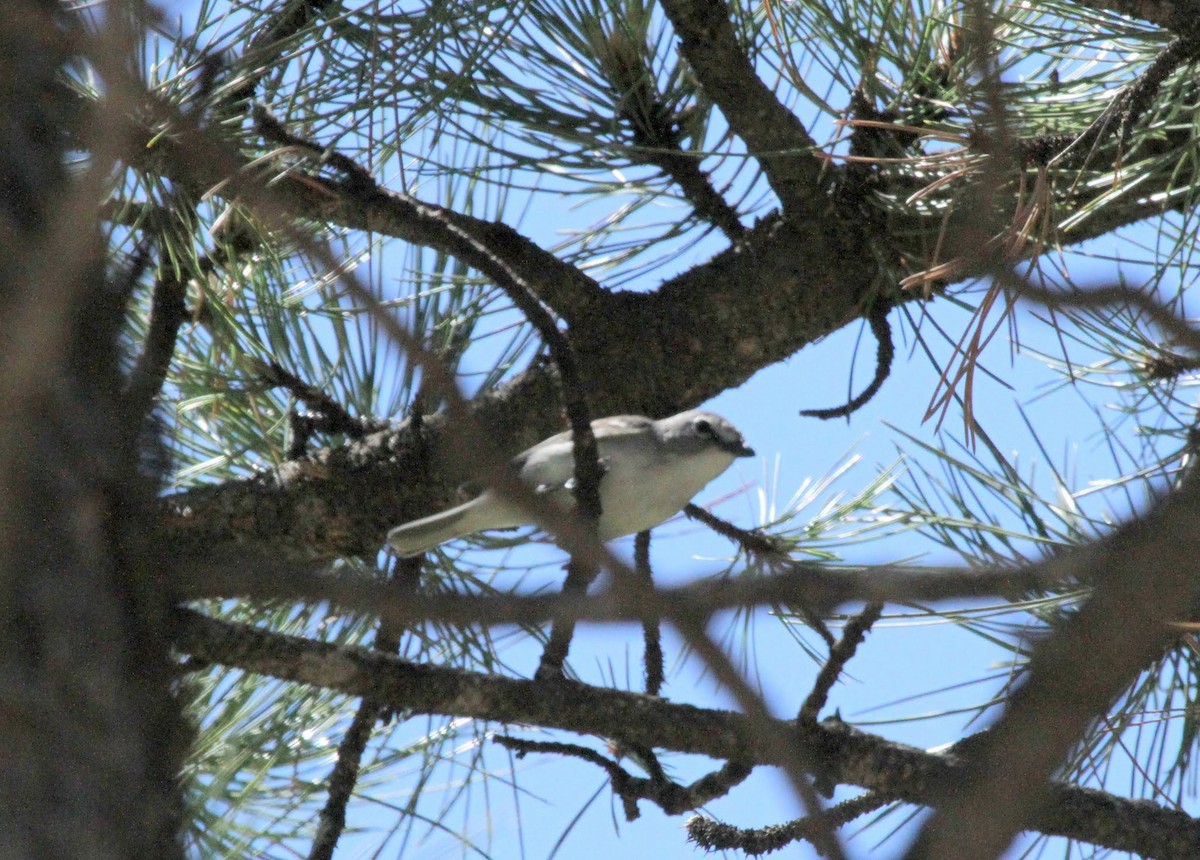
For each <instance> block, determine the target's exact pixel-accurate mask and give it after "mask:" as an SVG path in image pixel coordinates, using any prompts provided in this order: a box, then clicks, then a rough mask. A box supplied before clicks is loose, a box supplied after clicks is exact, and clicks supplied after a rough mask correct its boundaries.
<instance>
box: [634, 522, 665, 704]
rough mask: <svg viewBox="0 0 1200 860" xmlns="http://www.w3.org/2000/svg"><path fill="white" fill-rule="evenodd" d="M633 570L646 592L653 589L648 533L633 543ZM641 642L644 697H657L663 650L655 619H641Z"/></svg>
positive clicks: (660, 626)
mask: <svg viewBox="0 0 1200 860" xmlns="http://www.w3.org/2000/svg"><path fill="white" fill-rule="evenodd" d="M633 568H634V570H635V571H636V572H637V574H638V576H639V577H640V578H641V581H642V583H643V584H644V585H645V586H646V588H647V589H648V590H653V589H654V572H653V571H652V570H651V568H650V532H648V531H644V532H639V533H638V536H637V537H636V538H635V539H634V541H633ZM642 640H643V641H644V642H645V648H646V653H645V655H644V657H643V658H642V659H643V662H644V664H645V671H646V695H647V696H657V695H658V694H659V691H660V690H662V685H663V680H664V673H663V650H662V624H661V622H660V620H659V619H658V618H657V617H651V618H643V619H642Z"/></svg>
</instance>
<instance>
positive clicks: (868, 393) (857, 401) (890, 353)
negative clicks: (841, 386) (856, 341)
mask: <svg viewBox="0 0 1200 860" xmlns="http://www.w3.org/2000/svg"><path fill="white" fill-rule="evenodd" d="M891 309H892V303H891V302H890V301H886V300H883V299H879V300H877V301H876V302H875V304H874V305H872V306H871V312H870V313H869V314H867V323H868V324H869V325H870V327H871V332H872V334H874V335H875V342H876V344H877V348H876V350H875V377H874V378H873V379H872V380H871V384H870V385H868V386H867V387H866V388H864V389H863V390H862V393H860V394H859V395H858V396H857V397H853V398H851V399H850V400H849V401H848V402H847V403H845V404H843V405H841V406H835V407H833V408H831V409H801V410H800V414H801V415H803V416H805V417H807V418H820V419H821V420H823V421H824V420H828V419H830V418H849V417H850V415H851V414H852V413H854V412H857V411H858V410H859V409H861V408H862V407H863V406H865V405H866V404H867V403H868V402H869V401H870V400H871V398H872V397H874V396H875V395H876V394H877V393H878V392H879V389H880V388H882V387H883V383H884V381H885V380H886V379H887V378H888V376H890V375H891V372H892V361H893V359H895V357H896V346H895V344H894V343H893V341H892V327H891V325H890V324H889V323H888V319H887V315H888V311H890V310H891Z"/></svg>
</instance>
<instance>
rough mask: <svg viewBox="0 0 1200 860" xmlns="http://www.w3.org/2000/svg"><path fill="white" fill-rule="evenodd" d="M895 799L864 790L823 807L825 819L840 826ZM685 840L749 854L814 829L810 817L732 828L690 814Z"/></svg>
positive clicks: (809, 836)
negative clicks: (863, 792)
mask: <svg viewBox="0 0 1200 860" xmlns="http://www.w3.org/2000/svg"><path fill="white" fill-rule="evenodd" d="M894 802H895V801H894V800H893V799H891V798H888V797H885V796H884V795H882V794H878V793H876V792H867V793H866V794H862V795H859V796H858V797H854V798H851V799H850V800H846V801H843V802H841V803H839V804H837V805H835V806H831V807H830V808H829V809H827V810H825V817H826V820H828V821H829V823H830V824H832V825H835V826H837V827H841V826H842V825H843V824H846V823H847V822H850V821H853V820H854V819H856V818H858V817H860V816H863V815H866V814H867V813H868V812H873V811H875V810H876V809H879V808H880V807H881V806H886V805H887V804H889V803H894ZM684 827H685V828H686V829H687V834H688V839H690V840H691V841H692V842H695V843H696V844H697V845H699V846H700V847H701V848H703V849H704V850H706V851H728V850H734V851H742V852H744V853H746V854H749V855H750V856H752V857H756V856H758V855H760V854H769V853H770V852H772V851H778V850H779V849H781V848H785V847H787V846H788V845H790V844H792V843H793V842H801V841H804V842H812V841H813V836H814V834H815V832H816V830H815V828H814V822H813V820H812V818H811V817H807V816H806V817H804V818H796V819H793V820H792V821H789V822H787V823H786V824H771V825H768V826H767V827H747V828H743V827H734V826H733V825H732V824H724V823H722V822H720V821H715V820H713V819H711V818H704V817H703V816H700V815H696V816H693V817H692V818H691V819H690V820H689V821H688V822H687V824H685V825H684Z"/></svg>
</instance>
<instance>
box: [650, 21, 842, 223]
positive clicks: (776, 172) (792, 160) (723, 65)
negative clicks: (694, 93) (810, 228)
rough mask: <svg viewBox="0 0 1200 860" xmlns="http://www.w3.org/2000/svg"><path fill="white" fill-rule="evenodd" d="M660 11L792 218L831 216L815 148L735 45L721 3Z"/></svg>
mask: <svg viewBox="0 0 1200 860" xmlns="http://www.w3.org/2000/svg"><path fill="white" fill-rule="evenodd" d="M663 11H664V12H666V13H667V17H668V18H670V19H671V23H672V25H674V27H675V32H676V33H677V34H678V35H679V41H680V46H679V52H680V54H682V55H683V57H684V59H686V60H687V61H688V63H690V64H691V66H692V68H693V69H694V70H695V72H696V77H697V78H698V79H699V80H700V84H701V86H703V87H704V92H705V94H706V95H707V96H708V97H709V98H710V99H712V100H713V101H714V102H715V103H716V104H717V106H718V107H719V108H720V109H721V113H722V114H724V115H725V119H726V120H727V121H728V122H729V127H730V128H731V129H733V131H734V133H735V134H737V135H738V136H739V137H740V138H741V139H742V140H744V141H745V142H746V146H747V148H748V149H749V150H750V153H751V154H752V155H754V157H755V158H757V159H758V161H759V163H761V164H762V168H763V173H764V174H766V177H767V181H768V182H769V183H770V184H771V187H772V188H773V189H774V191H775V193H776V194H777V195H778V196H779V200H780V202H781V203H782V204H783V211H784V213H785V215H787V217H789V218H792V219H801V220H806V219H816V218H821V217H825V218H827V217H829V215H830V214H831V204H830V202H829V197H828V195H827V194H826V193H825V190H824V186H825V185H826V183H827V182H828V180H822V178H821V162H820V161H818V160H817V159H816V158H814V157H813V154H814V151H815V149H816V143H815V142H814V141H813V139H812V138H811V137H810V136H809V134H808V132H807V131H805V129H804V126H803V124H801V122H800V120H799V119H798V118H797V117H796V115H795V114H794V113H792V112H791V111H790V110H788V109H787V107H786V106H785V105H784V104H783V103H782V102H780V101H779V99H778V97H777V96H776V95H775V93H774V92H773V91H772V90H771V89H770V87H768V86H767V85H766V84H764V83H763V82H762V79H761V78H759V77H758V75H757V74H756V73H755V71H754V66H753V64H752V63H751V61H750V57H749V56H748V55H747V53H746V49H745V47H744V46H743V45H741V44H740V43H739V42H738V39H737V34H736V33H735V32H734V29H733V23H732V21H730V9H729V7H728V6H727V5H726V4H725V3H724V2H723V0H665V2H664V3H663Z"/></svg>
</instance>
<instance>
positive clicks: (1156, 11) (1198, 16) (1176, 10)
mask: <svg viewBox="0 0 1200 860" xmlns="http://www.w3.org/2000/svg"><path fill="white" fill-rule="evenodd" d="M1074 2H1076V3H1077V4H1079V5H1080V6H1084V7H1086V8H1088V9H1101V10H1103V11H1105V12H1116V13H1117V14H1118V15H1125V16H1127V17H1130V18H1137V19H1138V20H1140V21H1146V22H1147V23H1150V24H1154V25H1156V26H1158V27H1164V28H1165V29H1168V30H1173V31H1175V32H1176V33H1179V34H1181V35H1195V34H1196V33H1197V32H1198V31H1200V2H1197V0H1074Z"/></svg>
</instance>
